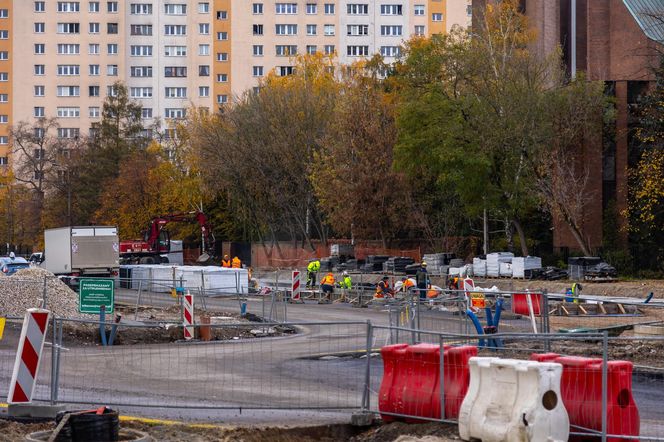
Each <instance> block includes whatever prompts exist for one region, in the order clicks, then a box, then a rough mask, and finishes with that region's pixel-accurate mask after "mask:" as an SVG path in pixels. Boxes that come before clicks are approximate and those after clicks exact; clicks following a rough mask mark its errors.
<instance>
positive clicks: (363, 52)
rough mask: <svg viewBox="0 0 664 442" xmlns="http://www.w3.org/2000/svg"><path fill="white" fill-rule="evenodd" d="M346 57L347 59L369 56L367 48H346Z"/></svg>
mask: <svg viewBox="0 0 664 442" xmlns="http://www.w3.org/2000/svg"><path fill="white" fill-rule="evenodd" d="M346 55H348V56H349V57H366V56H368V55H369V46H347V47H346Z"/></svg>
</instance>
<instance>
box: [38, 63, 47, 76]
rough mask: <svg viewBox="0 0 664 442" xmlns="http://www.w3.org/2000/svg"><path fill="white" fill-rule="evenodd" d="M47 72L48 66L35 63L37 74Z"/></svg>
mask: <svg viewBox="0 0 664 442" xmlns="http://www.w3.org/2000/svg"><path fill="white" fill-rule="evenodd" d="M45 73H46V66H45V65H43V64H36V65H35V75H44V74H45Z"/></svg>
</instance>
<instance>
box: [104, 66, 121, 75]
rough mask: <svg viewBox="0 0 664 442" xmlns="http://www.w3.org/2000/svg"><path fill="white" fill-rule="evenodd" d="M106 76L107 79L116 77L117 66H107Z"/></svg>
mask: <svg viewBox="0 0 664 442" xmlns="http://www.w3.org/2000/svg"><path fill="white" fill-rule="evenodd" d="M106 75H108V76H109V77H117V76H118V65H117V64H107V65H106Z"/></svg>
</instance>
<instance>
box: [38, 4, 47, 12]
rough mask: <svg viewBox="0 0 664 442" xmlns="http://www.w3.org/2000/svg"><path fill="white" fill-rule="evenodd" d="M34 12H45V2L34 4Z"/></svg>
mask: <svg viewBox="0 0 664 442" xmlns="http://www.w3.org/2000/svg"><path fill="white" fill-rule="evenodd" d="M35 12H46V2H35Z"/></svg>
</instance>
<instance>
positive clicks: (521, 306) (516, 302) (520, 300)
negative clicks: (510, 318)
mask: <svg viewBox="0 0 664 442" xmlns="http://www.w3.org/2000/svg"><path fill="white" fill-rule="evenodd" d="M528 296H530V300H531V301H532V303H533V313H534V314H535V316H539V315H541V314H542V295H541V294H540V293H515V294H513V295H512V313H514V314H516V315H524V316H529V315H530V310H528V301H527V297H528Z"/></svg>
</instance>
